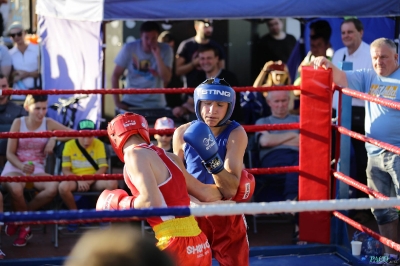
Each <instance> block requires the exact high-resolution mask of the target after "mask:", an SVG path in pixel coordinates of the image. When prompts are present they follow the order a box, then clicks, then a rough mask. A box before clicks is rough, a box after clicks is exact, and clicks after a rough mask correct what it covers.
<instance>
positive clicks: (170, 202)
mask: <svg viewBox="0 0 400 266" xmlns="http://www.w3.org/2000/svg"><path fill="white" fill-rule="evenodd" d="M135 148H145V149H150V150H153V151H155V152H156V153H157V155H158V156H159V157H160V158H161V160H162V161H163V162H164V165H165V166H166V167H167V168H168V171H169V173H170V176H169V177H168V179H167V180H165V182H164V183H162V184H159V185H158V188H159V189H160V191H161V194H162V195H163V199H164V203H165V207H174V206H175V207H176V206H189V205H190V198H189V195H188V192H187V188H186V181H185V177H184V175H183V173H182V171H181V169H180V168H179V167H178V166H177V165H176V164H175V163H174V162H173V161H172V160H171V159H170V158H169V157H168V156H167V154H166V153H165V151H164V150H163V149H162V148H159V147H156V146H154V145H153V144H150V145H148V144H145V143H143V144H140V145H138V146H136V147H135ZM131 179H132V177H131V176H129V174H128V173H127V172H126V169H125V167H124V180H125V183H126V185H127V186H128V187H129V189H130V190H131V192H132V194H137V193H138V191H137V189H136V187H135V186H134V185H133V183H132V182H131ZM174 218H179V217H175V216H159V217H149V218H147V222H148V223H149V224H150V226H152V227H154V226H156V225H158V224H160V223H162V222H163V221H166V220H170V219H174Z"/></svg>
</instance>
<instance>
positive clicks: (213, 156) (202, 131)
mask: <svg viewBox="0 0 400 266" xmlns="http://www.w3.org/2000/svg"><path fill="white" fill-rule="evenodd" d="M183 139H184V140H185V142H186V143H188V144H189V145H190V146H192V148H193V149H194V150H195V151H196V152H197V154H198V155H199V156H200V158H201V160H202V164H203V166H204V167H205V168H206V170H207V171H208V173H210V174H218V173H219V172H221V171H222V170H223V169H224V161H223V160H222V159H221V157H220V156H219V154H218V144H217V142H216V140H215V137H214V135H213V133H212V131H211V129H210V128H209V127H208V126H207V124H206V123H204V122H201V121H196V122H194V123H193V124H191V125H190V126H189V127H188V128H187V129H186V131H185V133H184V134H183Z"/></svg>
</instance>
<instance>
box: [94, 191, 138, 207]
mask: <svg viewBox="0 0 400 266" xmlns="http://www.w3.org/2000/svg"><path fill="white" fill-rule="evenodd" d="M134 200H135V197H131V196H129V195H128V193H127V192H126V191H125V190H123V189H114V190H108V189H106V190H104V191H103V192H102V193H101V194H100V196H99V198H98V199H97V204H96V210H97V211H106V210H125V209H130V208H133V202H134Z"/></svg>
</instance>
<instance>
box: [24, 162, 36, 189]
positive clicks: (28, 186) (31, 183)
mask: <svg viewBox="0 0 400 266" xmlns="http://www.w3.org/2000/svg"><path fill="white" fill-rule="evenodd" d="M28 164H29V165H34V163H33V162H32V161H29V162H28ZM25 175H27V174H25ZM25 188H27V189H33V182H26V184H25Z"/></svg>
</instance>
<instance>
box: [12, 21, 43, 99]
mask: <svg viewBox="0 0 400 266" xmlns="http://www.w3.org/2000/svg"><path fill="white" fill-rule="evenodd" d="M7 33H8V36H10V38H11V39H12V41H13V43H14V47H13V48H11V49H10V51H9V52H10V55H11V59H12V66H13V70H12V72H11V79H10V80H11V81H12V82H13V83H14V85H13V88H14V89H17V90H24V89H32V88H36V87H38V86H40V85H41V84H35V82H36V81H37V78H39V75H40V74H39V46H38V45H36V44H32V43H29V42H27V41H26V40H25V30H24V28H23V26H22V24H21V22H19V21H15V22H13V23H12V24H11V25H10V26H9V27H8V30H7ZM12 99H13V100H24V99H25V96H24V95H13V96H12Z"/></svg>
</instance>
